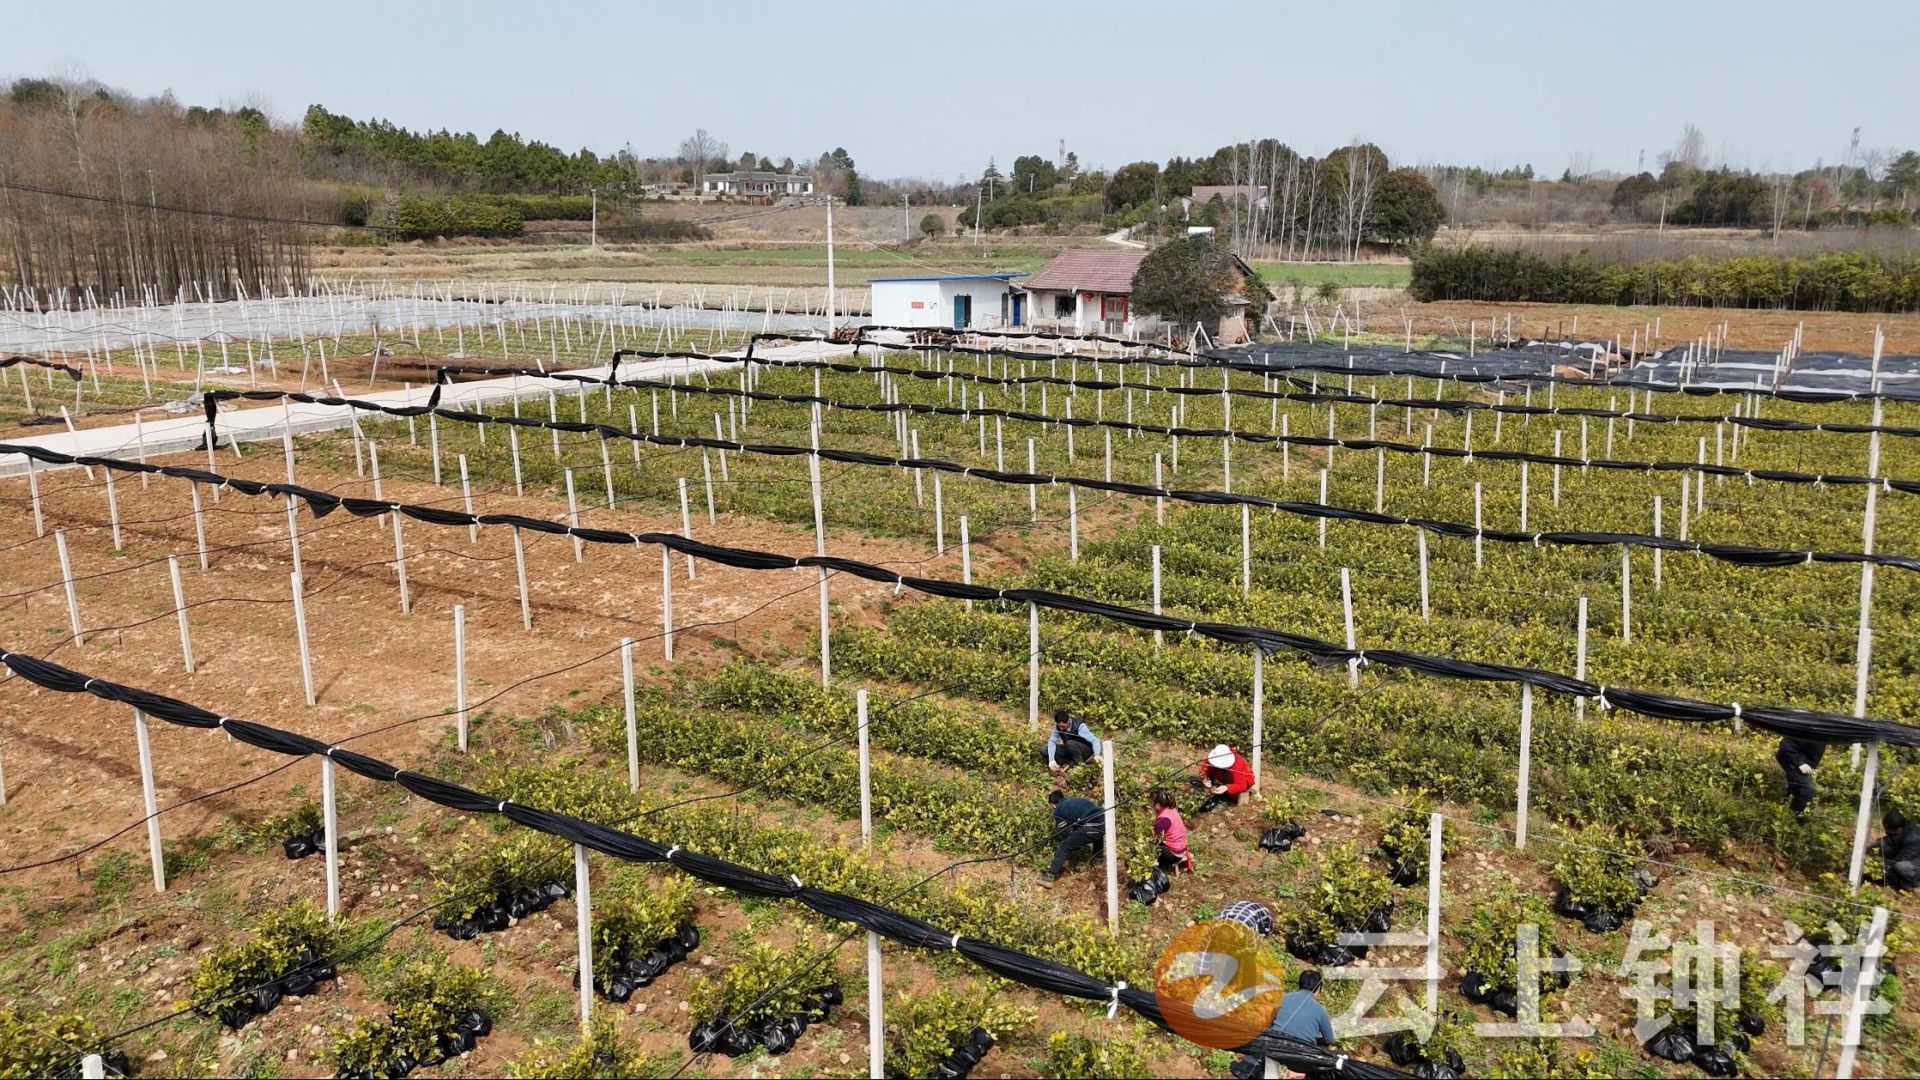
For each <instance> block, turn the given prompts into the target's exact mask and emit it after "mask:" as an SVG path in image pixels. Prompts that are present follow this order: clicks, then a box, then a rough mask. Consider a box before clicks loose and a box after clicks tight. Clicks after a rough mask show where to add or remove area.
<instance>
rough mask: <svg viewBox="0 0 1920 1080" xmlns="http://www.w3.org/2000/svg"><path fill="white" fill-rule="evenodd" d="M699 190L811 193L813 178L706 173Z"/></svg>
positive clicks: (769, 174)
mask: <svg viewBox="0 0 1920 1080" xmlns="http://www.w3.org/2000/svg"><path fill="white" fill-rule="evenodd" d="M700 190H701V192H702V193H703V194H707V195H811V194H813V178H812V177H810V176H793V175H789V174H787V173H772V172H724V173H708V174H707V177H706V183H705V184H704V185H703V186H702V187H701V189H700Z"/></svg>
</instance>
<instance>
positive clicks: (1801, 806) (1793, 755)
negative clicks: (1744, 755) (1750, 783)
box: [1773, 735, 1827, 818]
mask: <svg viewBox="0 0 1920 1080" xmlns="http://www.w3.org/2000/svg"><path fill="white" fill-rule="evenodd" d="M1826 753H1827V744H1826V743H1823V742H1814V741H1813V740H1812V739H1796V738H1794V737H1792V736H1791V735H1789V736H1787V737H1786V738H1783V739H1781V740H1780V749H1778V750H1776V751H1774V754H1773V760H1775V761H1777V762H1779V763H1780V771H1781V772H1782V773H1784V774H1786V778H1787V802H1788V805H1790V806H1791V807H1792V808H1793V816H1795V817H1800V818H1804V817H1806V816H1807V807H1809V806H1811V805H1813V795H1814V787H1813V770H1814V769H1815V768H1816V767H1817V766H1819V764H1820V759H1821V758H1822V757H1825V756H1826Z"/></svg>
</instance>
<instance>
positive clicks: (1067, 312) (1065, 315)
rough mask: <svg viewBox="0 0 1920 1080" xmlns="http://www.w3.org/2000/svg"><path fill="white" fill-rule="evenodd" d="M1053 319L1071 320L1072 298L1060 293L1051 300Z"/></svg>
mask: <svg viewBox="0 0 1920 1080" xmlns="http://www.w3.org/2000/svg"><path fill="white" fill-rule="evenodd" d="M1053 317H1054V318H1056V319H1071V318H1073V297H1071V296H1069V295H1067V294H1066V293H1061V294H1060V295H1058V296H1055V297H1054V298H1053Z"/></svg>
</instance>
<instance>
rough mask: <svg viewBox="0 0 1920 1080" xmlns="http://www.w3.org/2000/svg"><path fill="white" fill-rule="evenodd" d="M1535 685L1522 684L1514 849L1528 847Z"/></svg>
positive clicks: (1515, 794)
mask: <svg viewBox="0 0 1920 1080" xmlns="http://www.w3.org/2000/svg"><path fill="white" fill-rule="evenodd" d="M1532 773H1533V684H1532V683H1530V682H1523V683H1521V684H1520V776H1519V782H1518V784H1517V785H1516V790H1515V792H1514V812H1513V847H1514V850H1516V851H1520V850H1524V849H1525V848H1526V846H1527V798H1528V795H1529V789H1530V788H1531V786H1532V783H1533V776H1532Z"/></svg>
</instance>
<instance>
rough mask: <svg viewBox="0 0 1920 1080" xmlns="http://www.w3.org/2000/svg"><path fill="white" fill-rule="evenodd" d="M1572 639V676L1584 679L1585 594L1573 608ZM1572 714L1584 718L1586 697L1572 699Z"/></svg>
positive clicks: (1585, 667) (1585, 664)
mask: <svg viewBox="0 0 1920 1080" xmlns="http://www.w3.org/2000/svg"><path fill="white" fill-rule="evenodd" d="M1573 641H1574V645H1573V677H1574V678H1576V679H1582V680H1584V679H1585V678H1586V677H1587V598H1586V596H1585V594H1582V595H1581V597H1580V602H1579V604H1578V606H1577V607H1576V609H1575V614H1574V631H1573ZM1573 715H1575V716H1577V717H1580V718H1582V719H1585V718H1586V715H1587V699H1586V698H1584V697H1577V698H1574V699H1573Z"/></svg>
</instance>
